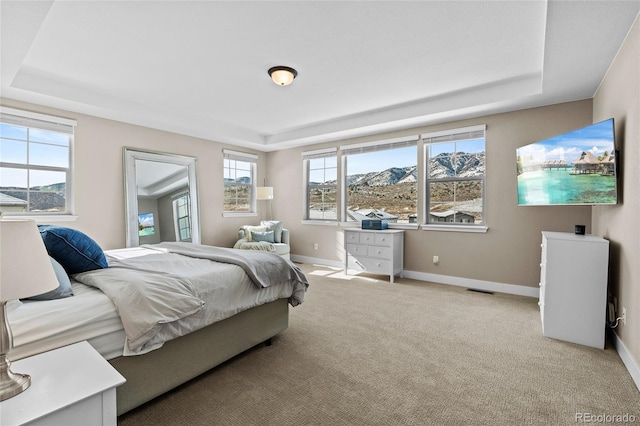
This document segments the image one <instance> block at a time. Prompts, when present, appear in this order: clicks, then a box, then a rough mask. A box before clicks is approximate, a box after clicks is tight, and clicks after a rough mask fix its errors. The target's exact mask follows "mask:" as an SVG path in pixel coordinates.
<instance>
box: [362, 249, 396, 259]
mask: <svg viewBox="0 0 640 426" xmlns="http://www.w3.org/2000/svg"><path fill="white" fill-rule="evenodd" d="M367 256H369V257H375V258H377V259H388V260H391V259H392V258H393V250H391V247H381V246H367Z"/></svg>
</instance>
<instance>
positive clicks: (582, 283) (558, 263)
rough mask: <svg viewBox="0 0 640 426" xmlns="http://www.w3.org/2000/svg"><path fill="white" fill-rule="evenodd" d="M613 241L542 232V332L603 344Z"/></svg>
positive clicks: (554, 336) (586, 342)
mask: <svg viewBox="0 0 640 426" xmlns="http://www.w3.org/2000/svg"><path fill="white" fill-rule="evenodd" d="M608 265H609V241H607V240H605V239H604V238H600V237H596V236H593V235H575V234H571V233H564V232H543V233H542V262H541V263H540V301H539V302H538V305H540V317H541V319H542V334H543V335H544V336H547V337H551V338H554V339H560V340H565V341H568V342H573V343H578V344H581V345H586V346H592V347H595V348H600V349H603V348H604V344H605V331H606V318H607V317H606V308H607V276H608V269H609V268H608Z"/></svg>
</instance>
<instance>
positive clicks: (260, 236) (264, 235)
mask: <svg viewBox="0 0 640 426" xmlns="http://www.w3.org/2000/svg"><path fill="white" fill-rule="evenodd" d="M251 241H266V242H268V243H272V242H273V231H267V232H256V231H251Z"/></svg>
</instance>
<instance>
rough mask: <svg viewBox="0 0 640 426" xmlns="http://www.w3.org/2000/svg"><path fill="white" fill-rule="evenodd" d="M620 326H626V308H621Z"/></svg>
mask: <svg viewBox="0 0 640 426" xmlns="http://www.w3.org/2000/svg"><path fill="white" fill-rule="evenodd" d="M622 325H627V308H625V307H624V306H623V307H622Z"/></svg>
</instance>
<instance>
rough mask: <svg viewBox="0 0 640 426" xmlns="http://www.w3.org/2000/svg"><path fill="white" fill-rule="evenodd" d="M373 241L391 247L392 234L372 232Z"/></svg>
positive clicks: (378, 244)
mask: <svg viewBox="0 0 640 426" xmlns="http://www.w3.org/2000/svg"><path fill="white" fill-rule="evenodd" d="M374 241H375V244H376V245H377V246H385V247H391V246H392V245H393V236H391V235H388V234H374Z"/></svg>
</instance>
